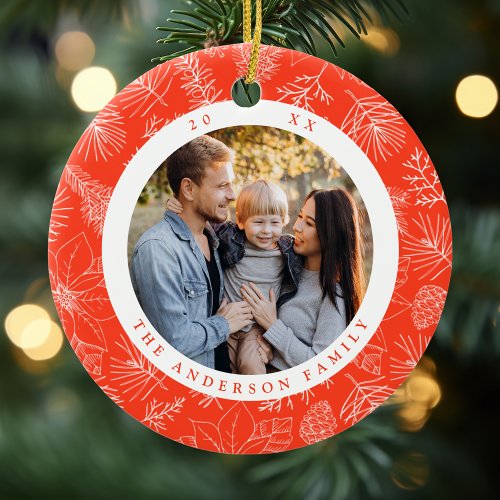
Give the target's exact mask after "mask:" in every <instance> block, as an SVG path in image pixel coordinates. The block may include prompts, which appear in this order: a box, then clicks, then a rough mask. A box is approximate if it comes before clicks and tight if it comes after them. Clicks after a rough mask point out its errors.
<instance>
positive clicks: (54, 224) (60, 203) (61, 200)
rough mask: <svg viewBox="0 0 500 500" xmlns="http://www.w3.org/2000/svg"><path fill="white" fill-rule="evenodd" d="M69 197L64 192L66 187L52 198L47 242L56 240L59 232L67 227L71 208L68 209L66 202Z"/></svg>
mask: <svg viewBox="0 0 500 500" xmlns="http://www.w3.org/2000/svg"><path fill="white" fill-rule="evenodd" d="M69 198H70V197H69V195H68V193H67V192H66V187H64V188H63V189H61V190H60V191H58V192H57V194H56V197H55V198H54V205H53V207H52V215H51V218H50V226H49V242H54V241H56V240H57V238H58V236H59V235H60V234H61V230H62V229H63V228H65V227H67V226H68V224H67V221H68V219H69V213H68V212H70V211H71V210H73V207H68V206H67V202H68V200H69Z"/></svg>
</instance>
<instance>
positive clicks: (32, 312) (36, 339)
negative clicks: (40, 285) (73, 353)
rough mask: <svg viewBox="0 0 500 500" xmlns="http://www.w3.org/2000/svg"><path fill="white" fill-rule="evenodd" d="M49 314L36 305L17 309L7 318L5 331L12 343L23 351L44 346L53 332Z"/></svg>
mask: <svg viewBox="0 0 500 500" xmlns="http://www.w3.org/2000/svg"><path fill="white" fill-rule="evenodd" d="M51 327H52V325H51V321H50V316H49V313H48V312H47V311H46V310H45V309H43V308H42V307H40V306H37V305H35V304H23V305H21V306H18V307H16V308H15V309H13V310H12V311H10V313H9V314H8V315H7V317H6V318H5V331H6V332H7V335H8V337H9V339H10V340H11V342H12V343H13V344H15V345H16V346H18V347H21V348H22V349H24V348H25V347H26V348H30V347H36V346H38V345H40V344H42V343H43V342H44V341H45V340H46V339H47V338H48V336H49V332H50V330H51Z"/></svg>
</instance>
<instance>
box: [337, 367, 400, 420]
mask: <svg viewBox="0 0 500 500" xmlns="http://www.w3.org/2000/svg"><path fill="white" fill-rule="evenodd" d="M345 376H346V377H347V378H348V379H349V380H351V382H352V383H353V384H354V389H353V390H352V391H351V393H350V394H349V396H348V397H347V399H346V400H345V402H344V405H343V406H342V409H341V410H340V418H342V419H344V422H345V423H348V422H349V421H351V424H355V423H356V422H358V421H359V420H361V419H363V418H365V417H366V416H367V415H369V414H370V413H371V412H372V411H373V410H375V409H376V408H378V407H379V406H380V405H381V404H382V403H383V402H384V401H385V400H386V399H387V398H388V397H389V396H390V395H391V393H392V390H391V389H390V388H389V387H388V386H387V385H378V384H377V382H380V381H381V380H382V379H383V378H384V377H383V376H382V377H378V378H375V379H372V380H366V381H363V382H356V381H355V380H354V378H353V377H352V376H351V375H349V374H348V373H346V374H345Z"/></svg>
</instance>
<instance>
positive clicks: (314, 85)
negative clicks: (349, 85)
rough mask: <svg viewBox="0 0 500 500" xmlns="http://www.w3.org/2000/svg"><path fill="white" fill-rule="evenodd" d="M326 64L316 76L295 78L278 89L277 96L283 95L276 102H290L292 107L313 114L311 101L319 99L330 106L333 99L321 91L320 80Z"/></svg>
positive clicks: (324, 91) (326, 64)
mask: <svg viewBox="0 0 500 500" xmlns="http://www.w3.org/2000/svg"><path fill="white" fill-rule="evenodd" d="M327 66H328V63H325V64H324V65H323V68H322V69H321V71H320V72H319V74H317V75H313V76H308V75H303V76H299V77H296V78H295V81H294V82H293V83H289V84H287V85H285V86H284V87H281V88H278V94H283V95H282V96H281V97H280V98H279V99H278V101H284V100H287V101H288V100H290V101H291V102H292V103H293V105H294V106H298V107H300V108H304V109H305V110H307V111H311V112H314V109H313V107H312V106H311V101H313V99H318V98H319V99H320V101H321V102H326V104H330V101H333V97H332V96H331V95H330V94H328V92H326V90H324V89H323V87H322V85H321V83H320V79H321V76H322V75H323V73H324V71H325V69H326V68H327Z"/></svg>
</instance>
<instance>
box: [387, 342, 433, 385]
mask: <svg viewBox="0 0 500 500" xmlns="http://www.w3.org/2000/svg"><path fill="white" fill-rule="evenodd" d="M399 336H400V338H401V342H396V345H397V346H398V347H399V348H400V349H401V350H402V351H403V352H404V354H405V356H404V357H403V358H402V359H399V358H394V357H392V356H391V380H404V379H405V378H407V377H408V375H409V374H410V373H411V372H412V371H413V370H414V368H415V367H416V366H417V363H418V361H419V359H420V358H421V357H422V355H423V354H424V351H425V350H426V349H427V346H428V345H429V342H430V337H425V336H423V335H422V334H419V335H418V340H417V342H416V343H415V342H414V340H413V338H412V337H410V336H408V337H406V338H404V337H403V335H399Z"/></svg>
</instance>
